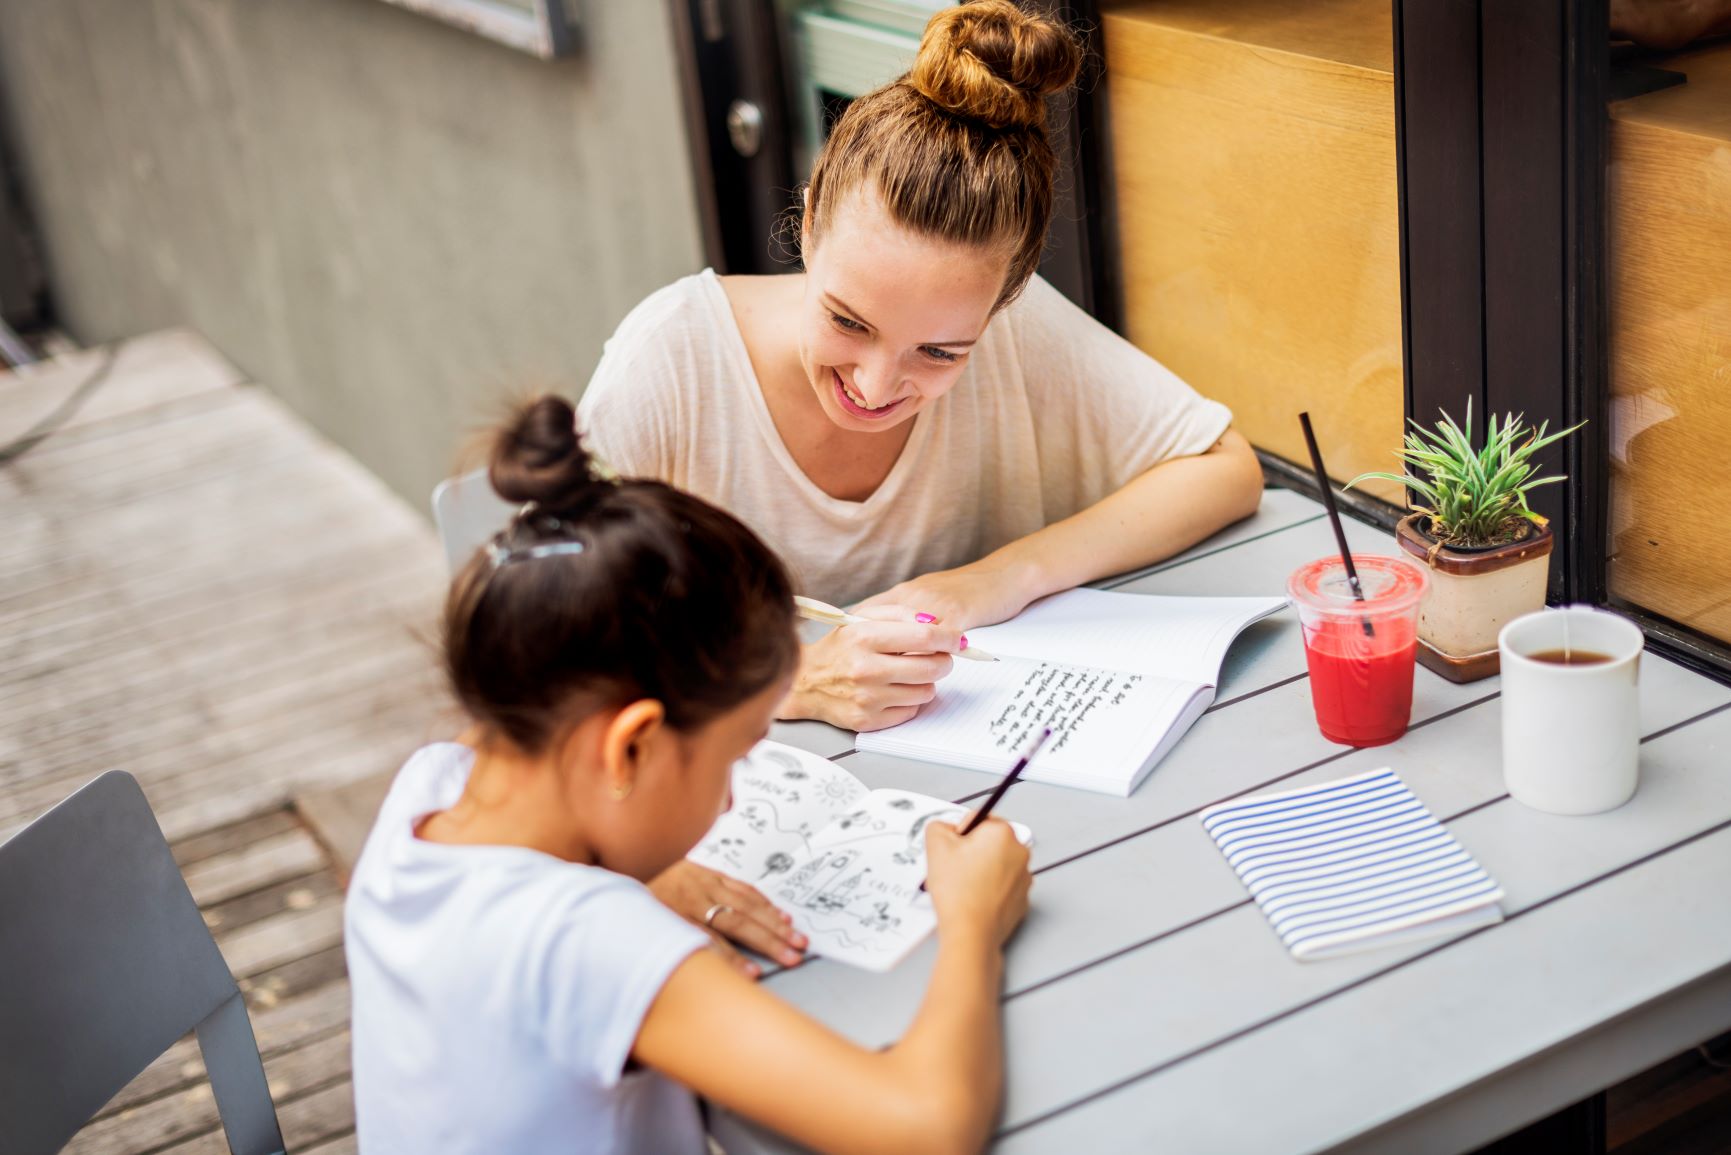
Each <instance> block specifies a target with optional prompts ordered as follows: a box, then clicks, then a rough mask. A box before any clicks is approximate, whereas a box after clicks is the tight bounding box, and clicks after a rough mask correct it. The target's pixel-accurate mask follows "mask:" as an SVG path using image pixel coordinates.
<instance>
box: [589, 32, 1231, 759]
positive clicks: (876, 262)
mask: <svg viewBox="0 0 1731 1155" xmlns="http://www.w3.org/2000/svg"><path fill="white" fill-rule="evenodd" d="M1079 61H1080V50H1079V48H1078V47H1077V44H1076V42H1075V40H1074V39H1073V37H1072V36H1071V35H1070V33H1069V31H1068V30H1067V29H1065V28H1064V27H1063V26H1062V25H1060V24H1057V23H1055V22H1053V21H1051V20H1048V19H1045V18H1042V17H1036V16H1031V15H1028V14H1026V13H1024V12H1023V11H1021V10H1020V9H1019V8H1018V7H1017V6H1016V5H1015V4H1013V3H1011V2H1010V0H979V2H976V3H971V4H965V5H961V6H959V7H956V8H950V9H946V10H944V11H942V12H939V13H938V14H937V15H935V16H934V17H933V18H932V20H931V22H930V24H929V25H928V26H927V28H926V31H925V36H924V38H923V40H922V41H921V44H920V49H919V55H918V57H917V58H916V60H915V61H914V65H913V68H912V69H911V70H910V71H909V73H908V74H907V75H906V76H904V77H903V78H901V79H900V80H898V81H896V82H895V83H893V84H888V85H885V86H884V87H882V88H880V89H878V90H876V91H874V92H871V93H868V94H866V95H865V96H862V97H860V98H859V99H858V100H856V101H854V102H853V103H852V104H850V105H849V106H848V108H847V111H846V112H845V113H844V114H843V115H842V117H841V118H840V120H839V121H838V122H837V123H836V125H835V127H834V129H833V131H832V132H831V134H830V137H829V140H828V142H827V143H826V144H825V146H824V148H823V151H822V153H821V154H820V155H819V157H818V159H817V161H816V163H815V165H814V166H813V169H812V172H811V179H810V183H809V184H808V185H807V187H806V190H805V199H804V212H803V215H802V219H801V223H800V233H799V237H800V250H801V255H802V256H803V258H804V262H805V271H804V272H803V273H796V274H789V275H785V276H773V277H717V276H716V275H715V274H714V273H713V272H708V271H705V272H703V273H701V274H698V275H696V276H692V277H687V278H685V279H684V280H681V281H678V282H676V283H675V284H673V285H670V286H668V287H666V288H664V289H662V290H660V291H658V292H656V293H655V294H653V295H652V296H650V297H649V298H648V299H647V300H645V301H644V302H643V303H642V304H641V305H639V306H638V307H637V308H636V309H635V310H634V311H633V312H632V313H631V315H630V316H628V317H627V318H626V319H625V320H624V322H622V323H621V324H620V326H619V330H618V332H616V333H615V334H614V336H613V338H612V340H610V341H609V342H608V345H607V350H606V353H605V355H604V356H603V357H602V359H601V363H600V365H599V366H598V367H597V368H596V370H595V375H594V378H593V379H592V380H591V381H590V383H589V387H588V390H587V392H585V394H584V396H583V401H582V405H581V413H582V421H583V426H584V428H585V429H586V430H587V431H588V433H589V436H590V439H591V443H592V444H593V445H594V447H595V449H596V451H597V452H598V453H599V454H600V455H601V456H602V457H603V458H605V459H606V460H607V461H608V462H609V463H611V464H612V465H613V466H615V467H617V468H618V469H620V470H621V471H623V472H625V473H629V474H632V475H635V476H643V477H658V478H661V479H662V480H664V481H668V482H670V483H672V484H674V485H677V486H679V487H680V488H682V489H687V490H690V491H691V492H693V493H695V494H698V495H699V496H701V497H703V498H705V499H707V500H709V501H712V502H714V503H716V504H717V505H720V506H721V507H722V508H724V509H726V510H728V511H729V512H731V513H733V514H735V515H737V516H738V517H739V518H740V519H741V520H742V521H744V522H745V523H746V524H747V525H749V526H751V527H752V528H753V529H754V530H756V531H757V532H758V533H759V534H760V535H762V537H763V538H764V540H766V541H767V542H768V543H769V544H770V545H771V546H772V547H774V548H775V550H776V551H777V552H778V553H779V554H780V555H781V556H782V557H783V558H784V559H786V560H787V562H788V564H789V566H790V567H791V568H792V570H793V571H794V574H795V576H796V577H797V578H798V580H799V584H800V586H801V590H800V592H801V593H808V594H812V595H814V596H816V597H819V598H822V599H824V600H826V601H830V602H834V603H836V604H838V605H847V604H850V603H853V602H856V601H858V600H860V599H868V600H867V602H866V604H867V606H868V607H869V608H868V609H866V610H865V611H864V613H865V615H866V616H875V617H880V618H885V619H889V620H883V621H876V622H872V623H869V624H863V625H852V626H847V627H844V628H842V629H839V630H835V631H833V632H832V633H830V634H829V635H828V636H827V637H825V638H824V639H823V640H822V641H819V642H816V643H814V644H813V645H811V646H808V647H806V649H805V652H804V655H803V657H802V660H801V664H800V669H799V672H798V674H797V676H796V678H795V681H794V684H793V689H792V692H791V693H790V694H789V696H788V699H787V701H786V702H785V703H784V705H783V706H782V713H783V715H784V716H786V717H790V718H800V717H813V718H821V719H823V720H825V721H828V722H833V723H835V724H837V725H840V726H844V727H847V728H849V729H855V730H860V729H875V728H878V727H882V726H890V725H894V724H896V723H897V722H901V721H905V720H906V719H907V718H910V717H912V716H913V714H914V713H915V712H916V711H917V710H918V709H919V707H920V706H921V705H922V704H923V703H925V702H926V701H929V700H930V699H931V697H932V695H933V683H934V682H935V681H936V680H937V679H938V678H941V677H942V676H943V675H944V674H945V673H946V672H947V671H948V670H949V662H950V658H949V654H950V653H952V652H954V651H955V650H956V649H957V648H958V647H959V646H960V645H961V641H960V631H963V630H967V629H969V628H971V627H973V626H977V625H984V624H987V623H990V622H996V621H1001V620H1003V619H1004V618H1007V617H1010V616H1012V615H1014V614H1015V613H1017V612H1018V611H1020V610H1021V609H1022V607H1023V606H1025V605H1027V604H1028V603H1029V602H1031V601H1033V600H1034V599H1036V598H1039V597H1042V596H1044V595H1046V594H1049V593H1053V592H1055V591H1058V590H1062V589H1068V588H1070V587H1071V586H1075V585H1080V584H1082V583H1083V582H1087V581H1091V580H1093V579H1095V578H1098V577H1103V576H1105V575H1107V574H1111V573H1117V572H1121V571H1124V570H1128V569H1134V568H1136V567H1138V566H1142V565H1146V564H1148V563H1150V562H1153V561H1155V560H1158V559H1159V558H1163V557H1166V556H1168V555H1170V554H1172V553H1175V552H1177V551H1179V550H1181V549H1184V548H1186V547H1187V546H1189V545H1192V544H1193V543H1195V542H1197V541H1200V540H1201V539H1202V538H1205V537H1207V536H1208V535H1209V534H1211V533H1213V532H1214V531H1215V530H1217V529H1219V528H1220V527H1221V526H1223V525H1225V524H1227V523H1228V522H1231V521H1235V520H1237V519H1239V518H1242V517H1246V516H1248V515H1249V514H1250V513H1251V512H1253V511H1254V510H1255V509H1256V506H1257V503H1258V501H1259V500H1260V498H1261V493H1262V473H1261V470H1260V468H1259V467H1258V464H1257V461H1256V457H1255V455H1254V453H1252V451H1251V449H1250V446H1249V445H1248V444H1247V443H1246V442H1245V440H1244V438H1243V437H1242V436H1240V435H1239V434H1237V433H1235V432H1233V431H1232V430H1231V429H1230V428H1229V426H1230V425H1231V422H1232V414H1231V413H1230V412H1228V411H1227V410H1226V408H1225V407H1224V406H1221V405H1219V404H1217V403H1215V402H1212V401H1208V400H1205V399H1204V398H1202V397H1200V396H1198V395H1197V394H1196V392H1195V391H1194V390H1192V389H1191V388H1190V387H1189V386H1188V385H1186V384H1185V383H1184V382H1183V381H1181V380H1179V379H1178V378H1177V377H1176V376H1174V375H1173V374H1172V373H1171V372H1169V371H1168V370H1167V369H1165V368H1164V367H1163V366H1161V365H1159V364H1158V363H1157V362H1155V361H1154V360H1153V359H1152V358H1150V357H1149V356H1147V355H1146V354H1144V353H1142V352H1141V351H1140V350H1138V349H1136V348H1135V347H1134V346H1132V345H1131V344H1129V343H1128V342H1126V341H1124V340H1123V339H1121V338H1120V337H1118V336H1117V335H1116V334H1114V333H1112V332H1111V331H1110V330H1108V329H1106V328H1105V327H1104V326H1102V325H1100V324H1099V323H1098V322H1096V321H1094V320H1093V319H1092V318H1091V317H1089V316H1088V315H1087V314H1086V313H1084V312H1082V311H1081V310H1080V309H1078V308H1076V307H1075V306H1074V305H1072V304H1071V303H1070V302H1069V301H1068V300H1066V299H1065V298H1064V297H1063V296H1062V295H1061V294H1059V293H1058V292H1057V290H1055V289H1053V288H1052V287H1051V286H1050V285H1048V284H1047V283H1046V282H1045V281H1043V280H1041V279H1040V278H1038V277H1036V276H1035V275H1034V270H1035V269H1036V268H1037V267H1038V265H1039V261H1040V253H1041V250H1042V248H1043V247H1044V245H1045V241H1046V229H1047V224H1048V222H1049V221H1050V218H1051V214H1052V205H1053V188H1052V185H1053V170H1054V167H1055V163H1056V161H1055V158H1054V155H1053V151H1052V146H1051V143H1050V141H1049V140H1048V139H1047V135H1046V129H1045V116H1046V111H1045V109H1046V104H1045V102H1046V98H1047V96H1048V95H1050V94H1053V93H1058V92H1061V91H1063V90H1064V89H1066V88H1068V87H1069V85H1070V84H1071V82H1072V81H1073V80H1074V78H1075V76H1076V71H1077V68H1078V65H1079Z"/></svg>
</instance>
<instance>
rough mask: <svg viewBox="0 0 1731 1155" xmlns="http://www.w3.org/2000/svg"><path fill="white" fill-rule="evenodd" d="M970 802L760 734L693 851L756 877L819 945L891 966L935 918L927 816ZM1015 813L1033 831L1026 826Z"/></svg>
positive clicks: (830, 953)
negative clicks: (729, 796)
mask: <svg viewBox="0 0 1731 1155" xmlns="http://www.w3.org/2000/svg"><path fill="white" fill-rule="evenodd" d="M1010 761H1011V760H1009V759H1007V760H1006V761H1005V763H1004V766H1003V767H1002V769H1006V770H1007V769H1008V768H1009V765H1010ZM967 813H968V808H967V807H966V806H958V805H957V804H955V803H954V802H946V801H944V800H943V799H941V798H933V797H931V796H929V795H925V794H914V793H912V792H910V791H907V790H867V789H866V786H865V783H863V782H861V781H860V780H859V779H858V778H855V777H854V776H853V775H852V774H849V773H848V772H847V771H846V770H843V769H842V768H841V767H840V766H837V765H836V764H835V763H834V762H829V761H826V760H825V759H823V758H819V757H818V756H817V755H816V754H808V753H807V752H806V751H804V750H800V749H797V748H795V747H793V746H784V745H782V744H781V743H779V742H759V743H758V744H757V745H756V746H755V747H753V748H752V751H751V753H750V754H748V755H747V756H746V757H744V758H742V759H740V760H739V762H738V763H736V764H735V765H734V768H733V806H732V807H731V808H730V809H729V810H728V811H727V813H726V814H723V815H722V816H721V818H720V819H719V820H717V822H716V823H715V825H714V826H712V827H710V830H709V833H708V834H706V835H704V836H703V841H701V842H699V843H698V844H697V846H696V848H695V849H693V850H692V852H691V853H690V854H689V855H687V857H688V858H690V859H691V861H693V862H695V863H697V864H698V865H699V866H707V867H709V868H710V869H711V870H717V871H720V872H721V873H722V874H725V875H728V876H730V877H732V878H737V879H739V880H740V881H741V882H748V883H750V884H751V885H752V886H755V887H756V888H757V889H758V890H759V891H761V892H762V893H763V894H764V896H765V897H767V898H768V899H769V900H770V901H771V902H773V903H775V904H776V905H777V906H779V907H780V908H781V909H782V910H785V911H786V912H787V913H788V914H789V915H791V916H792V917H793V923H794V925H795V926H796V927H798V928H799V929H800V931H802V932H803V933H804V934H805V935H806V937H807V938H809V939H810V940H811V946H810V950H811V952H812V953H813V954H818V955H822V956H824V957H826V958H833V959H837V960H839V961H841V962H845V963H851V964H853V965H854V966H858V967H864V968H865V969H866V970H873V971H885V970H889V969H890V968H891V967H893V966H895V965H896V963H898V962H900V961H901V960H902V959H903V958H905V957H907V954H908V952H909V951H911V950H913V949H914V948H915V947H916V946H918V945H919V944H920V943H921V942H922V941H924V940H925V937H926V936H927V935H928V934H930V933H931V932H932V928H933V927H934V926H936V925H937V919H936V916H935V915H934V913H933V911H932V903H931V899H930V898H929V897H928V896H927V895H925V894H924V893H922V892H921V890H920V883H922V882H924V881H925V880H926V836H925V830H926V824H927V823H928V822H930V821H932V819H934V818H936V819H939V820H941V821H944V822H952V823H957V824H959V823H960V822H961V820H962V818H963V817H964V816H965V815H966V814H967ZM1011 825H1012V826H1013V827H1015V830H1016V837H1018V838H1020V839H1021V840H1022V841H1023V842H1027V841H1029V838H1030V834H1029V832H1028V828H1027V827H1025V826H1021V825H1019V824H1017V823H1011Z"/></svg>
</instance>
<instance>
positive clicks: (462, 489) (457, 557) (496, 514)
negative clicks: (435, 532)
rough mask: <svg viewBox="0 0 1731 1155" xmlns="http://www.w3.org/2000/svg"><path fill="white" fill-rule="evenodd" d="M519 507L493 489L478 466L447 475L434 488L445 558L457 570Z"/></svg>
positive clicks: (436, 518) (437, 521)
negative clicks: (474, 468)
mask: <svg viewBox="0 0 1731 1155" xmlns="http://www.w3.org/2000/svg"><path fill="white" fill-rule="evenodd" d="M515 512H517V507H516V506H514V505H512V504H511V503H510V502H508V501H506V500H505V499H503V498H502V497H500V496H499V495H498V494H496V493H494V492H493V487H492V486H491V485H489V484H488V483H487V471H486V470H485V469H477V470H475V471H474V472H473V473H465V474H463V476H461V477H452V478H447V479H446V480H444V481H441V482H439V484H438V485H437V486H435V487H434V489H433V522H434V524H435V525H437V526H438V527H439V541H440V543H441V544H442V545H444V547H445V561H446V562H447V563H449V564H450V567H451V572H452V573H456V572H457V571H458V570H459V569H461V568H462V567H463V564H464V563H465V562H467V561H468V560H469V557H470V555H471V554H473V553H474V552H475V550H477V549H478V548H480V547H481V545H482V544H484V543H485V542H486V541H487V539H489V538H491V537H492V536H493V535H494V534H496V533H498V532H499V531H500V530H501V529H503V528H505V523H506V522H507V521H509V520H510V519H511V515H512V514H513V513H515Z"/></svg>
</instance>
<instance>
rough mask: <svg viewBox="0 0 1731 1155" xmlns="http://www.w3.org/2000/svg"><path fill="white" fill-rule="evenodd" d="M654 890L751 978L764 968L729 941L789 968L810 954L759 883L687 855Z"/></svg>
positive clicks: (666, 872)
mask: <svg viewBox="0 0 1731 1155" xmlns="http://www.w3.org/2000/svg"><path fill="white" fill-rule="evenodd" d="M970 837H971V836H970ZM649 890H650V893H652V894H654V895H655V897H656V898H658V899H660V900H661V904H662V905H663V906H665V907H667V908H668V909H670V910H672V911H673V912H674V913H675V914H678V915H682V916H684V917H685V918H687V919H689V920H691V921H692V922H694V923H696V924H697V925H698V926H701V927H703V929H704V930H707V931H708V932H709V933H710V936H711V937H712V938H714V939H715V948H716V950H717V951H719V952H720V953H721V955H722V957H724V958H726V959H727V961H728V962H730V963H732V964H733V965H734V966H735V967H737V968H738V969H739V970H740V972H741V973H743V974H744V975H745V976H746V977H747V978H756V977H757V974H758V966H757V964H756V963H754V962H752V961H751V960H750V959H748V958H746V957H745V956H744V955H742V954H740V953H739V952H738V951H737V950H735V949H734V948H733V946H732V944H730V943H729V942H728V941H727V940H728V939H732V940H733V942H736V943H738V944H739V945H740V946H744V947H749V948H750V949H752V950H754V951H756V952H757V953H758V954H760V955H763V956H764V957H765V958H772V959H774V960H775V961H776V962H778V963H781V964H782V965H783V966H797V965H799V962H800V960H801V959H803V958H804V957H805V955H804V954H803V953H802V952H803V951H804V950H805V947H806V939H805V936H804V935H803V934H800V933H799V932H798V931H797V930H795V929H793V920H792V919H790V918H789V917H788V916H787V915H786V914H783V913H782V911H781V910H780V909H779V908H778V907H776V905H775V904H774V903H772V902H770V901H769V899H767V898H765V897H763V895H762V894H761V893H759V892H758V890H757V888H756V887H753V886H748V885H746V884H745V883H743V882H740V881H738V880H737V879H732V878H729V877H727V875H725V874H719V873H717V872H715V871H713V870H710V869H709V868H708V867H705V866H699V865H697V864H696V863H695V862H689V861H686V860H685V859H681V860H680V861H678V862H676V863H674V864H673V865H672V866H670V867H668V868H667V869H666V870H664V871H662V872H661V873H660V874H658V875H656V876H655V877H654V878H652V879H650V880H649ZM716 906H724V907H727V908H728V909H726V910H723V911H721V912H719V913H718V914H716V916H715V917H714V918H713V919H712V920H711V921H710V923H709V925H707V926H705V925H704V922H703V916H704V915H706V914H708V913H709V910H710V908H711V907H716ZM723 936H725V937H723Z"/></svg>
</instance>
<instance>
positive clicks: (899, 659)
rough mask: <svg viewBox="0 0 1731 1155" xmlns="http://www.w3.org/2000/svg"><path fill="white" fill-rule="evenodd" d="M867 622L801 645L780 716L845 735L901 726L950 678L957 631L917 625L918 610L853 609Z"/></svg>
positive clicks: (959, 643)
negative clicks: (834, 728) (811, 721)
mask: <svg viewBox="0 0 1731 1155" xmlns="http://www.w3.org/2000/svg"><path fill="white" fill-rule="evenodd" d="M855 612H856V613H858V614H859V615H860V616H861V617H867V618H871V619H873V620H871V621H869V622H859V623H856V624H853V625H847V626H838V627H837V628H835V629H833V630H831V631H830V632H829V633H828V634H826V635H825V636H824V637H823V638H821V639H819V640H818V641H816V642H813V643H812V644H811V645H809V646H806V647H804V649H803V651H802V652H801V654H800V662H799V673H798V674H797V675H795V677H794V680H793V689H792V691H790V692H789V694H788V696H787V698H786V700H785V701H783V702H782V704H781V709H780V711H779V714H780V716H781V717H783V718H816V719H817V720H819V721H820V722H828V723H830V724H831V725H833V726H840V727H842V728H843V729H846V730H882V729H885V728H887V727H889V726H894V725H896V724H898V723H900V722H905V721H907V720H908V719H909V718H912V717H913V716H914V715H915V714H917V713H919V709H920V707H921V706H923V705H925V704H926V703H927V702H929V701H931V700H932V698H933V696H934V695H936V694H937V681H938V679H939V678H942V677H943V676H944V675H945V674H948V673H949V672H950V655H951V654H953V653H955V652H956V651H957V650H959V649H961V648H962V646H963V644H964V642H963V638H962V634H961V631H960V630H957V629H954V628H952V627H950V626H945V625H934V624H930V623H926V622H921V621H917V620H916V618H917V617H918V611H915V610H912V609H909V608H907V607H906V606H895V605H879V606H874V607H872V608H870V609H865V608H861V609H859V610H856V611H855Z"/></svg>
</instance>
